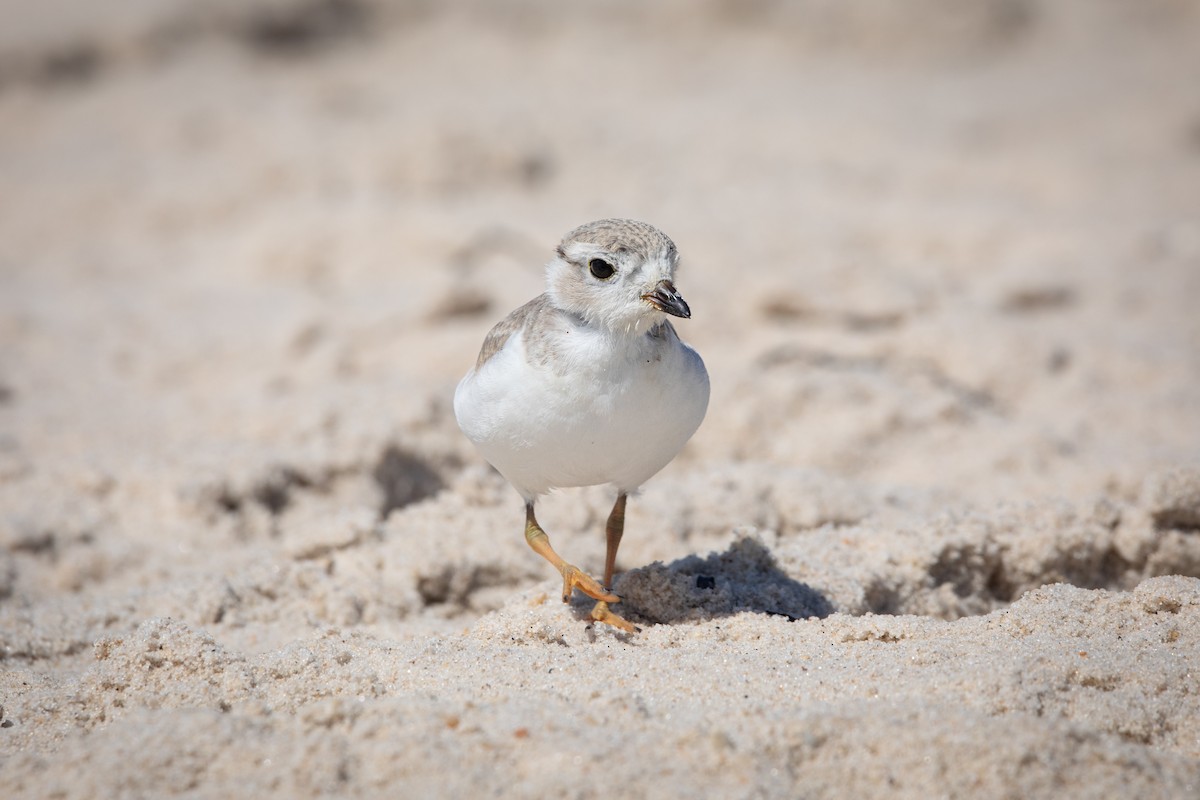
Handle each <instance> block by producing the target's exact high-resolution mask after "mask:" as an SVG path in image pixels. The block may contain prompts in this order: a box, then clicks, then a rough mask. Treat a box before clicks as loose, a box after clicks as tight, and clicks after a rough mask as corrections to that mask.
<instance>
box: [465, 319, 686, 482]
mask: <svg viewBox="0 0 1200 800" xmlns="http://www.w3.org/2000/svg"><path fill="white" fill-rule="evenodd" d="M557 355H558V356H559V357H558V359H557V361H556V362H555V363H554V364H537V363H530V361H529V360H528V359H527V358H526V350H525V342H524V339H523V334H521V333H517V334H515V335H514V336H513V337H512V338H510V339H509V340H508V342H506V343H505V346H504V348H503V349H502V350H501V351H500V352H499V353H497V354H496V355H495V356H494V357H493V358H491V359H490V360H489V361H488V362H487V363H486V364H484V365H483V366H482V367H481V368H480V369H479V370H478V371H475V370H473V371H472V372H470V373H468V374H467V376H466V377H465V378H463V380H462V381H461V382H460V383H459V385H458V390H457V391H456V392H455V395H454V412H455V416H456V417H457V418H458V423H459V426H460V427H461V428H462V430H463V432H464V433H465V434H466V435H467V437H468V438H469V439H471V441H473V442H474V443H475V445H476V447H478V449H479V451H480V453H481V454H482V455H483V457H484V458H486V459H487V460H488V461H489V462H490V463H491V464H492V465H493V466H495V467H496V469H498V470H499V471H500V472H501V474H503V475H504V477H505V478H507V479H508V480H509V482H510V483H512V484H513V486H515V487H516V488H517V490H518V491H519V492H520V493H521V494H522V495H523V496H524V497H525V498H526V499H527V500H532V499H533V497H535V496H536V495H538V494H543V493H545V492H547V491H549V490H550V489H552V488H555V487H566V486H590V485H593V484H605V483H611V484H613V485H615V486H616V487H617V488H618V489H619V490H621V491H626V492H628V491H632V490H634V489H636V488H637V487H638V486H640V485H641V484H642V483H644V482H645V481H646V480H647V479H648V478H650V477H651V476H652V475H654V474H655V473H657V472H658V471H659V470H661V469H662V468H663V467H665V466H666V465H667V464H668V463H669V462H670V461H671V459H672V458H674V457H675V456H676V454H678V452H679V451H680V449H682V447H683V445H684V444H685V443H686V442H687V440H688V439H689V438H691V436H692V434H693V433H695V432H696V429H697V428H698V427H699V426H700V422H701V421H702V420H703V419H704V413H705V411H706V410H707V408H708V395H709V385H708V373H707V371H706V370H705V369H704V362H703V361H702V360H701V359H700V356H699V355H698V354H697V353H696V351H694V350H692V349H691V348H690V347H688V346H687V345H685V344H683V343H682V342H680V341H679V340H678V339H677V338H676V337H674V336H673V335H668V336H665V337H661V338H654V337H649V336H641V337H636V338H634V337H626V338H617V337H612V336H610V335H605V334H603V333H599V332H596V331H590V330H586V329H577V330H575V331H573V332H572V335H571V336H570V337H568V338H567V340H566V346H564V347H562V348H560V350H559V351H558V352H557ZM556 367H557V368H556Z"/></svg>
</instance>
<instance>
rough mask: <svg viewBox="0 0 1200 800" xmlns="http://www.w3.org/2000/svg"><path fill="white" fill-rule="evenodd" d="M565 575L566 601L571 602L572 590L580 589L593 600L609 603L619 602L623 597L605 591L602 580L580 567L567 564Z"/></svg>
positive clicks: (564, 592) (563, 572)
mask: <svg viewBox="0 0 1200 800" xmlns="http://www.w3.org/2000/svg"><path fill="white" fill-rule="evenodd" d="M562 576H563V594H562V599H563V602H564V603H569V602H571V591H572V590H573V589H578V590H579V591H581V592H583V593H584V594H586V595H587V596H588V597H590V598H592V599H593V600H600V601H602V602H608V603H619V602H621V598H619V597H617V596H616V595H615V594H612V593H611V592H606V591H604V587H603V586H601V585H600V581H598V580H596V579H595V578H593V577H592V576H591V575H588V574H587V573H586V572H584V571H583V570H581V569H580V568H579V567H574V566H571V565H570V564H567V565H565V566H564V567H563V569H562Z"/></svg>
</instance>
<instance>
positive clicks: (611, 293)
mask: <svg viewBox="0 0 1200 800" xmlns="http://www.w3.org/2000/svg"><path fill="white" fill-rule="evenodd" d="M678 265H679V251H677V250H676V249H675V243H674V242H672V241H671V240H670V239H669V238H668V237H667V235H666V234H664V233H663V232H662V231H660V230H659V229H658V228H655V227H654V226H652V225H647V224H646V223H644V222H637V221H635V220H630V219H604V220H599V221H598V222H589V223H588V224H586V225H582V226H580V227H578V228H576V229H575V230H573V231H571V232H570V233H568V234H567V235H566V236H565V237H563V240H562V242H561V243H559V245H558V249H557V257H556V258H555V259H554V260H553V261H551V262H550V264H549V265H548V266H547V268H546V282H547V288H548V291H549V294H550V300H551V302H553V303H554V305H555V306H557V307H558V308H561V309H563V310H565V311H570V312H572V313H574V314H577V315H579V316H580V317H583V318H584V319H585V320H587V321H588V322H589V323H590V324H593V325H598V326H602V327H604V328H607V329H609V330H612V331H614V332H621V333H630V334H641V333H645V332H646V331H648V330H650V328H652V327H654V326H655V325H657V324H658V323H659V322H661V321H662V320H663V319H665V318H666V317H665V315H666V314H670V315H672V316H676V317H690V316H691V315H692V312H691V309H690V308H688V304H687V303H686V302H684V299H683V298H682V297H681V296H680V295H679V292H678V291H677V290H676V289H675V269H676V267H677V266H678Z"/></svg>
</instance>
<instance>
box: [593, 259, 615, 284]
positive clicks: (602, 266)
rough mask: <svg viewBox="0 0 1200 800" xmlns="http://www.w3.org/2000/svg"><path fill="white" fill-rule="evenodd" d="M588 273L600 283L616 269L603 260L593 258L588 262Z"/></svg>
mask: <svg viewBox="0 0 1200 800" xmlns="http://www.w3.org/2000/svg"><path fill="white" fill-rule="evenodd" d="M588 271H590V272H591V273H592V274H593V275H595V276H596V277H597V278H599V279H600V280H602V281H606V280H608V279H609V278H611V277H612V276H613V273H614V272H616V271H617V270H616V268H615V267H613V265H612V264H610V263H608V262H607V261H605V260H604V259H603V258H593V259H592V260H591V261H589V262H588Z"/></svg>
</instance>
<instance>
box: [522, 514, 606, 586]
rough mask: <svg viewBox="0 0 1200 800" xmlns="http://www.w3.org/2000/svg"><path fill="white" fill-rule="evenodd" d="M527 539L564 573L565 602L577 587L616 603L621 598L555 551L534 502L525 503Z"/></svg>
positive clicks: (541, 554)
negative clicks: (535, 515) (537, 514)
mask: <svg viewBox="0 0 1200 800" xmlns="http://www.w3.org/2000/svg"><path fill="white" fill-rule="evenodd" d="M525 541H527V542H529V546H530V547H532V548H533V552H535V553H537V554H538V555H539V556H541V557H542V558H544V559H546V560H547V561H549V562H550V563H551V564H553V565H554V568H555V569H557V570H558V571H559V572H561V573H562V576H563V594H562V599H563V602H564V603H567V602H570V600H571V590H572V589H575V588H577V587H578V589H579V591H581V592H583V593H584V594H586V595H587V596H588V597H592V598H595V599H596V600H607V601H608V602H610V603H616V602H618V601H619V600H620V598H619V597H617V596H616V595H615V594H609V593H608V592H606V591H604V587H602V586H601V585H600V583H599V582H598V581H597V580H596V579H595V578H593V577H592V576H590V575H588V574H587V573H585V572H584V571H583V570H581V569H580V568H579V567H576V566H574V565H573V564H568V563H567V562H566V561H563V560H562V557H561V556H559V554H558V553H556V552H554V548H553V547H551V546H550V537H549V536H547V535H546V532H545V531H544V530H542V526H541V525H538V521H537V518H536V517H534V516H533V504H532V503H527V504H526V505H525Z"/></svg>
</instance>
